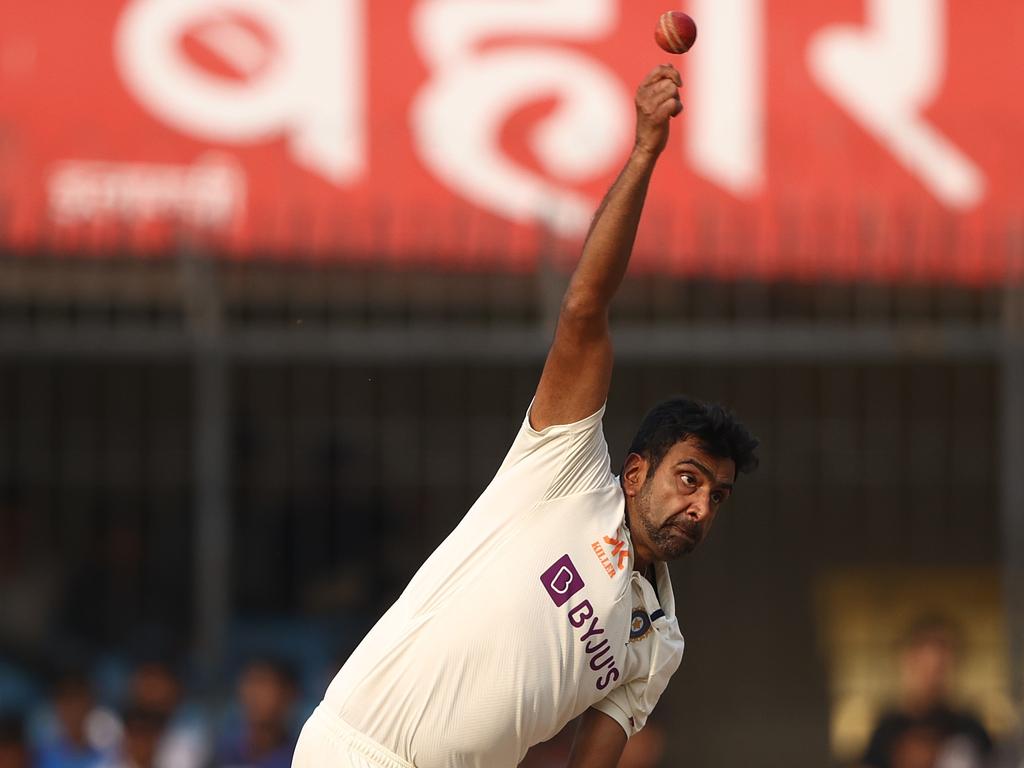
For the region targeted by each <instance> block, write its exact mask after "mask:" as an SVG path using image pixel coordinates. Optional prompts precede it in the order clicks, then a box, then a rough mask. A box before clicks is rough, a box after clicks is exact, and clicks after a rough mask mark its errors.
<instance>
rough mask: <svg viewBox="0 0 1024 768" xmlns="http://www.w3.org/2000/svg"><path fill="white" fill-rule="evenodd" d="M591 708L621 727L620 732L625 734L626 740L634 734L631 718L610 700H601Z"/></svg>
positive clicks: (634, 729)
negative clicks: (622, 731)
mask: <svg viewBox="0 0 1024 768" xmlns="http://www.w3.org/2000/svg"><path fill="white" fill-rule="evenodd" d="M593 708H594V709H596V710H597V711H598V712H602V713H604V714H606V715H608V717H610V718H611V719H612V720H614V721H615V722H616V723H618V724H619V725H620V726H621V727H622V730H624V731H625V732H626V738H627V739H628V738H630V737H631V736H632V735H633V734H634V733H636V728H635V727H634V721H633V718H632V717H630V715H629V714H628V713H627V712H626V711H625V710H624V709H623V708H622V707H620V706H619V705H618V704H616V703H615V702H614V701H612V700H611V699H610V698H604V699H602V700H601V701H599V702H597V704H594V705H593Z"/></svg>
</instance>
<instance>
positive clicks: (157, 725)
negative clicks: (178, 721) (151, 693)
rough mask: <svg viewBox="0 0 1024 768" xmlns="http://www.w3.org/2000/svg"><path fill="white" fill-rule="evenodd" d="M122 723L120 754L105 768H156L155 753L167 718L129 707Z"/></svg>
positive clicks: (147, 710)
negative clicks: (122, 734) (122, 736)
mask: <svg viewBox="0 0 1024 768" xmlns="http://www.w3.org/2000/svg"><path fill="white" fill-rule="evenodd" d="M122 721H123V723H124V738H123V740H122V742H121V754H120V756H119V757H118V759H116V760H114V761H111V762H110V763H108V764H106V766H105V768H157V766H158V765H159V764H158V763H157V762H156V758H157V752H158V748H159V746H160V741H161V738H162V737H163V734H164V727H165V726H166V725H167V718H166V717H164V715H163V714H162V713H161V712H156V711H154V710H151V709H144V708H142V707H130V708H129V709H127V710H125V712H124V713H123V715H122Z"/></svg>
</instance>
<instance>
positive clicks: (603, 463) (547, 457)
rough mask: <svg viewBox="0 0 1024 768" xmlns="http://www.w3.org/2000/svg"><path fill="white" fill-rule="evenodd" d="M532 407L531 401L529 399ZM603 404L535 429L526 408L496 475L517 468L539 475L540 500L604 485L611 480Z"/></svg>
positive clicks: (534, 477) (569, 494)
mask: <svg viewBox="0 0 1024 768" xmlns="http://www.w3.org/2000/svg"><path fill="white" fill-rule="evenodd" d="M530 407H531V408H532V407H533V403H530ZM604 410H605V409H604V406H601V409H600V410H599V411H597V412H596V413H593V414H591V415H590V416H588V417H587V418H585V419H581V420H580V421H577V422H574V423H572V424H556V425H552V426H549V427H546V428H545V429H543V430H540V431H537V430H535V429H534V428H533V427H532V426H530V412H529V409H527V412H526V417H525V418H524V419H523V424H522V426H521V427H520V429H519V433H518V434H517V435H516V439H515V441H514V442H513V443H512V447H511V449H509V452H508V455H507V456H505V460H504V461H503V462H502V464H501V467H500V468H499V469H498V475H497V476H498V477H500V476H502V475H503V474H505V473H508V472H513V471H518V472H523V473H528V474H529V475H530V477H531V480H534V481H535V480H537V479H538V478H542V480H543V484H544V488H545V490H544V494H543V499H542V500H544V501H550V500H552V499H558V498H563V497H566V496H573V495H576V494H579V493H586V492H588V491H592V490H597V489H599V488H604V487H606V486H608V485H610V484H613V483H614V482H615V478H614V476H613V475H612V473H611V458H610V456H609V455H608V444H607V442H606V441H605V438H604V430H603V424H602V419H603V418H604Z"/></svg>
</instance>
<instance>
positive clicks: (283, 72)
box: [115, 0, 368, 186]
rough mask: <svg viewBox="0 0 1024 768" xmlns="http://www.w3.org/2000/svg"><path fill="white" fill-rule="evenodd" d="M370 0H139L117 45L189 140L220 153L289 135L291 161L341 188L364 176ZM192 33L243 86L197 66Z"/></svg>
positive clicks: (164, 115) (129, 79) (146, 100)
mask: <svg viewBox="0 0 1024 768" xmlns="http://www.w3.org/2000/svg"><path fill="white" fill-rule="evenodd" d="M363 2H364V0H291V2H288V3H281V2H279V1H278V0H133V1H132V2H129V3H128V5H127V6H126V8H125V10H124V12H123V13H122V16H121V18H120V20H119V23H118V27H117V30H116V35H115V54H116V56H115V57H116V61H117V65H118V69H119V71H120V74H121V77H122V79H123V80H124V82H125V83H126V84H127V86H128V88H129V90H130V92H131V93H132V94H133V95H134V96H135V97H136V98H137V99H138V100H139V101H140V102H141V103H142V104H143V105H144V106H145V107H146V108H147V109H149V110H150V111H151V112H152V113H153V114H154V115H156V116H157V117H158V118H160V119H161V120H163V121H164V122H166V123H167V124H169V125H171V126H173V127H174V128H175V129H177V130H179V131H181V132H182V133H186V134H190V135H192V136H195V137H197V138H199V139H203V140H206V141H214V142H224V143H232V144H238V143H246V142H257V141H265V140H267V139H272V138H276V137H279V136H287V137H288V140H289V147H290V150H291V152H292V154H293V157H294V158H295V160H296V161H297V162H298V163H299V164H300V165H302V166H304V167H306V168H308V169H310V170H312V171H313V172H315V173H317V174H319V175H320V176H322V177H324V178H326V179H327V180H329V181H331V182H332V183H334V184H336V185H339V186H344V185H346V184H351V183H353V182H355V181H358V180H359V179H360V178H361V177H362V176H363V175H364V173H365V171H366V163H367V160H366V156H367V148H366V122H367V119H368V115H367V113H366V107H365V97H364V92H363V91H364V88H365V77H366V75H365V67H366V65H365V61H364V46H365V38H366V29H365V23H364V20H363ZM186 35H190V36H192V38H193V39H194V40H196V41H198V42H199V43H200V44H201V45H202V46H203V47H204V48H206V49H207V50H209V51H212V52H213V53H214V54H215V55H216V56H217V57H218V58H219V59H220V60H221V61H223V62H225V63H227V64H228V65H229V66H230V68H231V69H232V71H234V72H236V73H238V75H239V76H238V77H237V78H224V77H219V76H217V75H214V74H212V73H210V72H206V71H204V69H203V68H202V67H200V66H198V65H197V63H196V62H194V61H192V60H190V59H189V58H188V57H187V56H186V55H185V53H184V51H183V47H182V45H181V41H182V40H183V39H184V38H185V36H186Z"/></svg>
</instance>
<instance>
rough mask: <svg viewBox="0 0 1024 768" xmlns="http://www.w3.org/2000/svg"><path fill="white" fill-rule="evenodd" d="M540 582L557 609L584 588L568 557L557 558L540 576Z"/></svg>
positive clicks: (578, 573)
mask: <svg viewBox="0 0 1024 768" xmlns="http://www.w3.org/2000/svg"><path fill="white" fill-rule="evenodd" d="M540 581H541V583H542V584H543V585H544V589H546V590H547V591H548V594H549V595H551V599H552V600H553V601H554V603H555V605H556V606H558V607H559V608H561V607H562V606H563V605H565V604H566V602H567V601H568V600H569V598H570V597H572V596H573V595H575V594H576V593H577V592H579V591H580V590H581V589H583V587H584V586H585V585H584V583H583V579H582V578H580V572H579V571H577V570H576V566H575V565H573V564H572V560H570V559H569V556H568V555H562V556H561V557H560V558H558V559H557V560H556V561H555V562H554V563H553V564H552V566H551V567H550V568H548V569H547V570H546V571H544V573H542V574H541V576H540Z"/></svg>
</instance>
